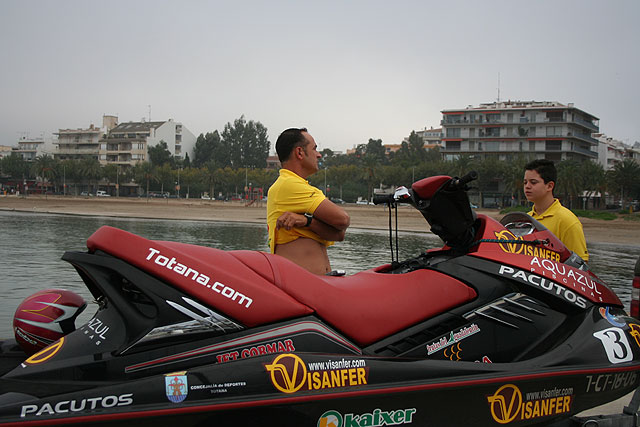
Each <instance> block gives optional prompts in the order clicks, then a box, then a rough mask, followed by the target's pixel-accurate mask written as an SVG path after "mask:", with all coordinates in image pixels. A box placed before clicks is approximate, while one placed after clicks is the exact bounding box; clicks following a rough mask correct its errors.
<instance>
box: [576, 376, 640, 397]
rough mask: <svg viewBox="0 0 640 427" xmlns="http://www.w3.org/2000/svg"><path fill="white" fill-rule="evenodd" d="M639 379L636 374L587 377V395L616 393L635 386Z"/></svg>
mask: <svg viewBox="0 0 640 427" xmlns="http://www.w3.org/2000/svg"><path fill="white" fill-rule="evenodd" d="M637 379H638V374H637V373H636V372H621V373H617V374H600V375H587V389H586V392H587V393H594V392H595V393H600V392H603V391H614V390H618V389H619V388H626V387H630V386H632V385H634V384H635V383H636V381H637Z"/></svg>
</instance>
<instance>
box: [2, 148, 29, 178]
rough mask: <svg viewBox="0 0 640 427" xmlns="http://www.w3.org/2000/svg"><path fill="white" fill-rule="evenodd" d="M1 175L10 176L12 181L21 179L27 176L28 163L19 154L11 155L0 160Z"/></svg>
mask: <svg viewBox="0 0 640 427" xmlns="http://www.w3.org/2000/svg"><path fill="white" fill-rule="evenodd" d="M0 171H1V174H3V175H7V176H10V177H11V178H13V179H16V180H17V179H23V178H26V177H28V176H29V163H27V162H26V161H25V160H24V159H23V158H22V156H21V155H20V154H18V153H11V154H10V155H8V156H7V157H5V158H3V159H0Z"/></svg>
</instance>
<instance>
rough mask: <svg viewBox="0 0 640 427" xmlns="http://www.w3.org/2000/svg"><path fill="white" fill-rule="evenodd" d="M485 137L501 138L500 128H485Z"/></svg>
mask: <svg viewBox="0 0 640 427" xmlns="http://www.w3.org/2000/svg"><path fill="white" fill-rule="evenodd" d="M484 136H493V137H496V136H500V128H485V129H484Z"/></svg>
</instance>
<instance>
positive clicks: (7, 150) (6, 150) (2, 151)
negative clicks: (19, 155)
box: [0, 145, 13, 159]
mask: <svg viewBox="0 0 640 427" xmlns="http://www.w3.org/2000/svg"><path fill="white" fill-rule="evenodd" d="M12 152H13V148H12V147H11V146H10V145H0V159H2V158H4V157H9V156H10V155H11V153H12Z"/></svg>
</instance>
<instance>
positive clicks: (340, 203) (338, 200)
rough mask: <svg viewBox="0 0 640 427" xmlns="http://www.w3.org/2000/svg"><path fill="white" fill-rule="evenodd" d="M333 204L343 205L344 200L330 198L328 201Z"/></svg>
mask: <svg viewBox="0 0 640 427" xmlns="http://www.w3.org/2000/svg"><path fill="white" fill-rule="evenodd" d="M330 200H331V201H332V202H333V203H335V204H336V205H344V200H342V199H340V198H338V197H332V198H331V199H330Z"/></svg>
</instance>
